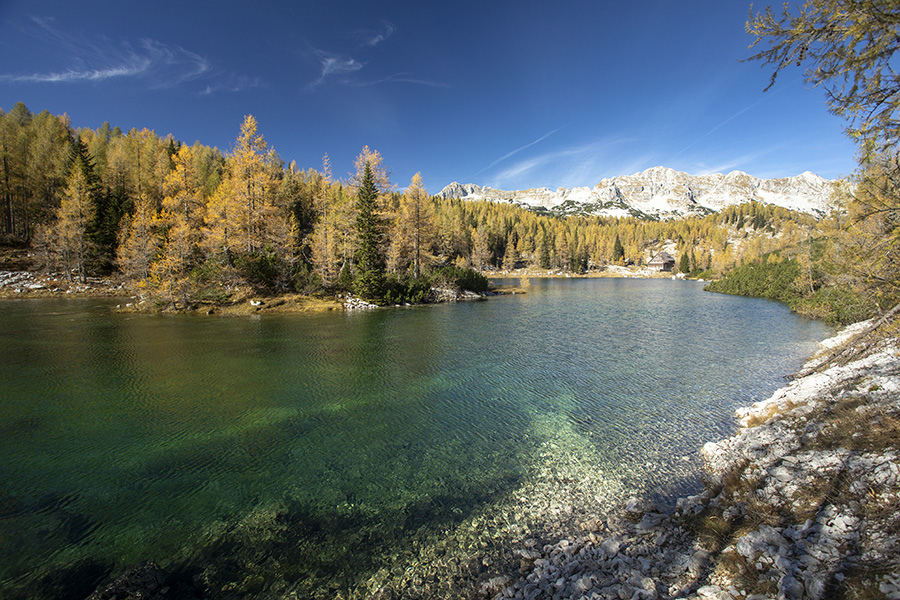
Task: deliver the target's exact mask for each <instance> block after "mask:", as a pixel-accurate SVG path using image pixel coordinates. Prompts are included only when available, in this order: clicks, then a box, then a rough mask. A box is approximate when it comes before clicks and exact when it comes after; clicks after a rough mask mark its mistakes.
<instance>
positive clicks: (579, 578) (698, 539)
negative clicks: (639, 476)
mask: <svg viewBox="0 0 900 600" xmlns="http://www.w3.org/2000/svg"><path fill="white" fill-rule="evenodd" d="M896 310H897V309H895V311H892V312H896ZM894 319H895V320H894V321H893V322H892V321H890V319H888V320H886V322H885V323H882V324H881V325H880V326H879V325H878V324H877V323H873V322H872V321H869V322H863V323H860V324H856V325H853V326H850V327H848V328H846V329H845V330H843V331H842V332H840V333H838V334H837V335H836V336H834V337H832V338H829V339H827V340H824V341H823V342H821V343H820V346H821V347H822V350H821V351H820V352H819V353H818V354H817V355H816V356H814V357H812V358H810V359H809V360H808V361H807V362H806V364H805V365H804V367H803V369H802V370H801V371H800V372H799V373H798V374H797V375H796V376H795V378H794V380H793V381H791V382H790V383H789V384H788V385H787V386H784V387H782V388H781V389H779V390H777V391H776V392H775V393H774V394H773V395H772V396H771V397H770V398H769V399H768V400H764V401H762V402H758V403H755V404H754V405H752V406H749V407H744V408H741V409H738V411H737V413H736V418H737V419H738V423H739V426H740V429H739V430H738V431H737V433H735V434H734V435H733V436H731V437H729V438H726V439H724V440H722V441H719V442H708V443H707V444H705V445H704V447H703V449H702V451H701V453H702V455H703V457H704V462H705V464H706V477H705V481H704V490H703V491H702V492H701V493H700V494H697V495H694V496H688V497H683V498H679V499H678V500H677V503H676V506H675V508H674V510H672V509H671V508H667V507H662V506H657V505H655V504H653V503H651V502H648V501H646V500H642V499H639V498H632V499H631V500H629V501H628V502H627V503H626V504H625V506H624V508H623V509H620V513H621V517H620V518H619V519H618V523H617V524H616V519H615V518H614V517H613V518H610V519H609V523H611V524H613V526H612V527H611V528H610V529H611V530H610V531H609V533H606V534H604V535H602V536H598V535H597V534H595V533H589V534H587V535H582V536H578V537H575V538H574V539H569V540H561V541H559V542H558V543H556V544H554V545H548V546H545V547H544V548H543V549H542V551H541V552H540V553H538V554H537V555H534V554H533V553H532V554H530V555H529V556H532V557H533V560H532V565H531V567H530V568H528V569H523V570H520V572H519V573H518V574H514V573H507V574H498V575H497V576H496V577H494V578H492V579H488V580H486V581H485V582H483V583H482V586H481V595H482V596H484V597H490V598H493V599H494V600H513V599H515V600H522V599H525V600H537V599H542V598H570V597H582V598H592V599H603V600H614V599H617V598H637V599H689V600H729V599H747V600H764V599H768V598H779V599H781V598H787V599H806V598H808V599H814V600H819V599H823V598H832V597H857V596H851V594H862V596H860V597H885V598H888V599H890V600H896V599H900V564H898V562H897V561H896V558H895V557H896V556H897V555H898V554H900V512H898V508H900V452H898V450H897V449H896V447H895V444H896V439H897V433H898V431H900V339H898V338H897V337H894V336H895V335H896V328H897V323H898V320H897V317H896V315H894ZM879 327H880V328H881V329H882V330H886V333H885V332H884V331H882V332H879V331H878V330H879ZM526 551H527V550H526ZM517 552H522V550H517ZM865 594H869V595H865Z"/></svg>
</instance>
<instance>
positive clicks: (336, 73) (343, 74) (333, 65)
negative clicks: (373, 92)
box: [306, 21, 450, 91]
mask: <svg viewBox="0 0 900 600" xmlns="http://www.w3.org/2000/svg"><path fill="white" fill-rule="evenodd" d="M396 30H397V29H396V27H394V25H393V24H392V23H390V22H388V21H383V23H382V27H381V29H379V30H378V31H377V32H375V33H372V32H371V31H370V32H368V33H366V34H364V35H362V36H356V42H355V44H356V47H355V48H354V49H353V51H352V52H353V53H354V54H364V55H365V54H366V53H367V52H369V51H370V50H369V49H371V48H374V47H376V46H379V45H381V44H382V43H384V42H385V41H387V40H388V38H390V37H392V36H393V35H394V33H395V32H396ZM307 54H308V56H312V57H315V60H316V61H317V62H318V63H319V69H320V72H319V76H318V77H317V78H316V79H315V80H313V81H311V82H309V83H308V84H306V89H307V90H309V91H312V90H315V89H317V88H320V87H323V86H324V85H325V84H326V83H328V82H329V81H333V82H335V83H337V84H339V85H345V86H350V87H370V86H375V85H381V84H386V83H407V84H412V85H421V86H425V87H434V88H448V87H450V86H449V85H448V84H447V83H445V82H442V81H437V80H434V79H428V78H425V77H417V76H415V75H413V74H410V73H406V72H396V73H391V74H390V75H383V73H384V71H385V69H381V73H379V74H376V75H374V76H369V77H365V76H363V75H362V74H361V72H362V71H363V70H364V69H366V70H367V71H368V70H373V69H367V67H368V66H369V64H370V62H373V63H374V62H375V59H372V60H366V61H363V60H358V59H357V58H355V57H354V56H352V55H351V51H348V52H331V51H327V50H322V49H320V48H315V47H312V46H310V52H308V53H307ZM373 68H374V70H378V69H377V65H375V64H373ZM354 74H357V75H354Z"/></svg>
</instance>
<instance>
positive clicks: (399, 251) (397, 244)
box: [388, 173, 436, 279]
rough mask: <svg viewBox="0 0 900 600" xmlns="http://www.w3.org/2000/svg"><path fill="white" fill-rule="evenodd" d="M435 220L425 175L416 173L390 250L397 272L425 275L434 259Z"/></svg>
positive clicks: (396, 222)
mask: <svg viewBox="0 0 900 600" xmlns="http://www.w3.org/2000/svg"><path fill="white" fill-rule="evenodd" d="M435 232H436V226H435V219H434V209H433V207H432V203H431V199H430V198H429V196H428V192H426V191H425V187H424V186H423V185H422V175H421V174H420V173H416V174H415V175H413V178H412V181H411V183H410V185H409V188H408V189H407V190H406V193H405V194H403V195H402V196H401V197H400V206H399V209H398V211H397V215H396V219H395V220H394V226H393V231H392V235H391V236H390V237H391V245H390V249H389V251H388V264H389V266H393V267H394V269H395V270H402V269H407V268H412V275H413V277H415V278H416V279H418V278H419V276H420V275H421V274H422V267H423V266H426V265H427V263H428V262H429V261H430V260H431V257H432V253H431V250H432V246H433V245H434V240H435V234H436V233H435Z"/></svg>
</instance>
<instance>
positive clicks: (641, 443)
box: [0, 279, 831, 599]
mask: <svg viewBox="0 0 900 600" xmlns="http://www.w3.org/2000/svg"><path fill="white" fill-rule="evenodd" d="M114 304H115V302H112V303H110V302H109V301H106V300H62V299H60V300H56V299H46V300H44V299H42V300H21V301H15V300H8V301H2V303H0V375H2V377H0V381H2V387H0V597H3V598H28V597H41V598H48V599H52V598H66V599H67V598H84V597H85V596H86V595H88V594H89V593H90V592H91V591H92V590H93V589H94V587H95V586H96V585H97V584H98V583H99V582H101V581H103V580H104V578H105V577H108V576H110V575H112V576H115V575H117V574H119V573H121V572H122V571H123V570H124V569H126V568H128V567H129V566H131V565H135V564H137V563H139V562H141V561H143V560H152V561H155V562H156V563H158V564H159V565H160V566H161V567H162V568H163V569H165V570H166V572H167V573H168V574H169V575H170V581H171V582H174V583H173V585H176V586H183V587H185V589H189V590H192V593H194V594H197V595H205V596H207V597H211V598H218V597H223V598H224V597H241V595H246V596H253V597H278V598H281V597H287V596H288V595H289V594H291V593H294V594H296V595H297V597H299V598H303V597H322V598H324V597H333V596H335V595H343V596H344V597H353V596H364V595H366V594H371V593H374V592H375V591H377V590H379V589H387V588H391V587H397V586H402V587H403V589H406V590H412V591H413V592H414V593H416V594H418V595H431V596H434V597H453V595H454V594H459V593H463V591H464V590H465V589H466V587H465V586H466V585H467V582H469V584H470V583H471V581H472V580H474V578H477V577H478V576H479V575H480V574H481V573H484V572H487V571H489V570H490V569H491V568H492V566H493V567H496V566H497V565H500V564H502V562H503V561H504V560H508V559H510V556H511V555H510V554H509V552H510V548H511V547H513V546H514V545H515V544H521V543H534V540H544V539H550V538H552V536H553V535H554V533H555V532H559V531H563V530H566V529H567V528H571V529H573V530H575V529H577V528H578V527H583V526H584V524H585V523H587V522H589V521H590V519H592V518H596V517H598V516H599V517H602V515H603V513H604V511H605V510H607V509H608V508H609V507H611V506H615V505H616V504H617V503H620V502H622V500H623V499H625V498H627V497H630V496H633V495H639V494H647V495H650V496H653V497H656V498H657V499H661V500H666V499H671V498H672V497H673V495H674V494H679V493H686V492H691V491H694V490H696V489H698V483H697V477H698V473H699V470H700V467H701V461H700V459H699V454H698V452H699V448H700V447H701V446H702V444H703V443H704V442H706V441H709V440H715V439H719V438H721V437H723V436H726V435H728V434H730V433H731V432H732V431H733V430H734V427H735V425H734V419H733V412H734V410H735V408H736V407H738V406H741V405H745V404H748V403H751V402H754V401H758V400H761V399H764V398H765V397H767V396H768V395H770V394H771V393H772V391H774V390H775V389H776V388H778V387H780V386H782V385H784V383H785V376H787V375H789V374H790V373H792V372H793V371H795V370H796V369H797V368H798V367H799V366H800V365H801V363H802V361H803V360H804V359H805V358H807V357H808V356H809V355H810V354H811V353H812V352H813V351H814V350H815V348H816V342H817V341H818V340H820V339H822V338H825V337H827V336H828V335H830V333H831V331H830V330H829V329H828V328H826V327H825V326H824V325H823V324H821V323H819V322H815V321H811V320H808V319H805V318H802V317H799V316H797V315H795V314H792V313H790V311H789V310H788V309H787V308H786V307H785V306H783V305H781V304H778V303H774V302H770V301H766V300H759V299H750V298H739V297H733V296H725V295H718V294H711V293H707V292H703V291H702V284H700V283H697V282H690V281H672V280H659V279H654V280H643V279H553V280H549V279H546V280H537V279H536V280H532V281H531V285H530V287H529V290H528V293H527V294H525V295H521V294H520V295H511V296H502V297H496V298H491V299H489V300H487V301H483V302H471V303H462V304H456V305H450V304H447V305H437V306H422V307H407V308H391V309H384V310H376V311H363V312H352V313H324V314H315V315H305V314H304V315H266V316H263V317H250V318H223V317H209V316H196V315H143V314H118V313H115V312H112V310H111V309H112V308H113V306H114ZM529 540H530V541H529ZM461 590H462V591H461Z"/></svg>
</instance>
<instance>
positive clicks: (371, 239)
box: [355, 162, 385, 300]
mask: <svg viewBox="0 0 900 600" xmlns="http://www.w3.org/2000/svg"><path fill="white" fill-rule="evenodd" d="M356 209H357V214H356V234H357V236H358V239H359V249H358V250H357V251H356V282H355V290H356V293H357V294H358V295H359V296H360V297H361V298H365V299H367V300H380V299H381V297H382V291H383V288H384V273H385V265H384V256H383V255H382V253H381V240H382V238H383V237H384V233H383V225H382V223H381V219H380V218H379V216H378V189H377V188H376V187H375V175H374V174H373V173H372V167H371V165H369V163H368V162H366V165H365V168H364V170H363V179H362V182H361V183H360V186H359V190H358V191H357V193H356Z"/></svg>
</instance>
